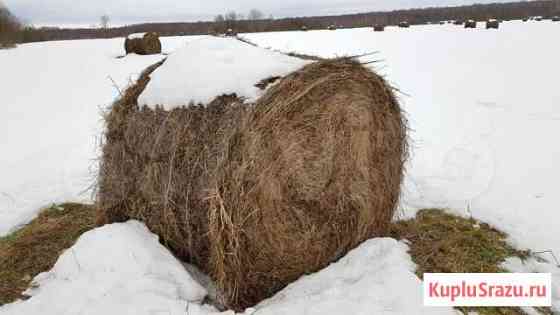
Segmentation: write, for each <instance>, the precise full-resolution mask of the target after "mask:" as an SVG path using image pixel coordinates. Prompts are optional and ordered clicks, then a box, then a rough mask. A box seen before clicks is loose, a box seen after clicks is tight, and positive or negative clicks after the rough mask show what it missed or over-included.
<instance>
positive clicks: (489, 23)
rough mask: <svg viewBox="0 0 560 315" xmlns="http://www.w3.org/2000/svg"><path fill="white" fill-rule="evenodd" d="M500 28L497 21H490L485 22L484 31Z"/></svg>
mask: <svg viewBox="0 0 560 315" xmlns="http://www.w3.org/2000/svg"><path fill="white" fill-rule="evenodd" d="M499 27H500V22H499V21H498V20H494V19H490V20H488V21H486V29H491V28H494V29H498V28H499Z"/></svg>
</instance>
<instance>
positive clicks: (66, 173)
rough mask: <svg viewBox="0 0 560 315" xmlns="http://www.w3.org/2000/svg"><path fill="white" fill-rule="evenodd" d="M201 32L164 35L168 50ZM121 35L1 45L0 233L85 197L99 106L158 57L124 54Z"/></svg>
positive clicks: (93, 166) (98, 130)
mask: <svg viewBox="0 0 560 315" xmlns="http://www.w3.org/2000/svg"><path fill="white" fill-rule="evenodd" d="M199 38H200V37H192V38H191V37H170V38H167V37H163V38H162V41H163V49H164V51H167V52H170V51H172V50H174V49H176V48H178V47H181V46H183V45H184V44H185V43H186V42H188V41H190V40H195V39H199ZM123 42H124V40H123V39H111V40H77V41H66V42H47V43H36V44H25V45H19V46H18V47H17V48H16V49H9V50H0V69H2V75H0V103H1V104H2V105H1V106H0V143H1V150H2V151H1V152H2V153H1V154H0V236H3V235H5V234H7V233H9V232H10V231H12V230H13V229H14V228H16V227H17V226H20V225H21V224H24V223H26V222H28V221H29V220H31V219H32V218H33V217H34V216H35V214H36V213H37V211H38V210H39V209H40V208H41V207H44V206H48V205H50V204H51V203H55V202H63V201H79V202H89V201H91V191H88V188H89V187H90V186H91V185H92V184H93V183H94V179H95V176H96V168H97V164H96V161H95V159H96V157H97V156H99V152H98V151H97V147H98V139H99V136H100V135H101V132H102V129H103V128H102V121H101V112H102V109H104V108H106V107H107V106H108V105H109V104H111V103H112V101H113V99H114V98H116V97H117V96H118V94H119V91H118V90H117V88H116V87H114V86H113V82H112V81H114V82H115V84H116V85H117V86H118V87H119V89H120V90H123V89H124V88H125V87H126V86H127V85H128V84H129V83H130V82H132V81H133V80H135V79H136V77H137V76H138V75H139V74H140V73H141V72H142V70H143V69H144V68H146V67H147V66H149V65H151V64H153V63H156V62H157V61H159V60H161V59H162V58H163V57H162V56H137V55H129V56H126V57H125V58H120V59H119V58H116V57H117V56H121V55H123V54H124V48H123Z"/></svg>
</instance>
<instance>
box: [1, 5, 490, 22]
mask: <svg viewBox="0 0 560 315" xmlns="http://www.w3.org/2000/svg"><path fill="white" fill-rule="evenodd" d="M0 1H1V0H0ZM473 2H475V1H469V0H306V1H302V0H282V1H277V0H236V1H225V0H199V1H187V0H95V1H76V0H4V3H5V4H6V5H7V6H8V7H9V8H10V10H11V11H12V12H14V13H15V14H16V15H18V16H20V17H21V18H23V19H24V20H26V21H29V22H31V23H37V24H48V23H50V24H53V25H57V24H58V25H61V24H79V23H82V24H92V23H97V22H98V20H99V17H100V16H101V15H103V14H108V15H109V16H110V17H111V18H112V21H113V23H115V24H126V23H139V22H171V21H197V20H209V19H212V17H213V16H214V15H216V14H219V13H224V12H225V11H228V10H235V11H237V12H241V13H247V12H248V11H249V10H250V9H252V8H257V9H259V10H261V11H263V12H265V13H266V14H267V15H268V14H272V15H274V16H275V17H286V16H311V15H330V14H345V13H357V12H368V11H377V10H393V9H401V8H413V7H427V6H442V5H461V4H468V3H473ZM476 2H479V3H480V2H495V1H493V0H479V1H476Z"/></svg>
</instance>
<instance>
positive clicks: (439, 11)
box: [0, 0, 560, 43]
mask: <svg viewBox="0 0 560 315" xmlns="http://www.w3.org/2000/svg"><path fill="white" fill-rule="evenodd" d="M0 10H4V11H7V9H6V8H3V9H2V8H0ZM251 12H252V13H254V14H250V15H249V16H247V17H246V18H245V17H240V16H239V15H235V13H234V12H230V13H228V14H226V15H224V16H222V15H219V16H217V17H216V19H215V21H210V22H189V23H147V24H136V25H129V26H124V27H115V28H110V27H109V25H108V24H109V23H108V22H109V17H107V16H104V17H101V21H103V22H102V23H101V27H99V28H89V29H85V28H84V29H62V28H33V27H25V26H23V25H19V31H18V32H17V35H13V37H14V39H13V40H14V41H16V42H20V43H22V42H36V41H51V40H70V39H91V38H111V37H124V36H126V35H128V34H131V33H140V32H148V31H155V32H158V33H159V34H160V35H162V36H177V35H201V34H211V33H224V32H225V31H226V30H227V29H232V30H233V32H235V33H244V32H273V31H289V30H300V29H302V28H306V29H309V30H312V29H325V28H328V27H329V26H331V25H333V26H336V27H337V28H354V27H367V26H373V25H375V24H382V25H397V24H398V23H400V22H402V21H407V22H408V23H410V24H411V25H415V24H428V23H437V22H440V21H448V20H468V19H473V20H477V21H483V20H487V19H490V18H494V19H500V20H513V19H522V18H527V17H530V16H543V17H545V18H546V17H551V16H557V15H560V0H537V1H522V2H511V3H494V4H474V5H467V6H458V7H433V8H422V9H410V10H395V11H387V12H369V13H359V14H345V15H337V16H317V17H297V18H282V19H273V18H262V16H263V15H262V14H261V13H260V12H259V11H256V10H255V11H253V10H252V11H251ZM2 16H4V17H6V16H9V17H10V23H9V24H10V27H5V29H9V30H11V31H13V24H14V23H13V17H12V16H11V15H10V14H9V13H2V12H0V38H1V37H2V27H1V25H2V21H1V19H2Z"/></svg>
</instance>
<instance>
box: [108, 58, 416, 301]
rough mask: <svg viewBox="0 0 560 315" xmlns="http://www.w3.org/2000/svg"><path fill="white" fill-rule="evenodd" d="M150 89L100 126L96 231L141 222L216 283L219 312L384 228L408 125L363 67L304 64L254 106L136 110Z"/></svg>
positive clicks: (130, 96)
mask: <svg viewBox="0 0 560 315" xmlns="http://www.w3.org/2000/svg"><path fill="white" fill-rule="evenodd" d="M148 81H149V73H148V72H147V73H145V75H143V76H142V78H141V79H140V82H139V84H140V85H145V84H146V83H147V82H148ZM142 88H143V87H139V86H134V87H132V88H131V90H130V91H127V92H126V94H125V96H124V97H123V98H122V99H121V100H119V101H118V102H117V103H116V104H115V105H114V107H113V109H112V111H111V112H110V113H109V114H108V115H107V117H106V119H107V132H106V143H105V145H104V147H103V158H102V165H101V173H100V177H99V179H100V187H99V195H98V197H99V207H100V212H99V213H100V219H101V222H102V223H103V222H115V221H121V220H126V219H128V218H134V219H138V220H141V221H143V222H145V223H146V224H147V226H148V227H150V229H151V230H152V231H153V232H155V233H156V234H158V235H160V236H161V238H162V240H163V241H164V243H165V244H166V245H167V246H169V247H170V248H171V249H172V250H173V251H174V252H175V254H177V255H178V256H179V257H181V258H183V259H186V260H189V261H191V262H193V263H194V264H196V265H198V266H199V267H200V268H201V269H202V270H204V271H205V272H206V273H207V274H209V275H210V276H211V277H212V278H213V279H214V280H215V281H216V283H217V286H218V288H219V290H220V293H221V298H222V301H221V302H223V303H222V304H224V305H226V306H228V307H231V308H235V309H238V310H239V309H243V308H244V307H247V306H251V305H254V304H255V303H257V302H259V301H260V300H262V299H264V298H266V297H269V296H271V295H273V294H274V293H275V292H277V291H278V290H280V289H282V288H283V287H284V286H285V285H287V284H288V283H290V282H292V281H293V280H295V279H297V278H298V277H300V276H301V275H302V274H305V273H310V272H315V271H317V270H319V269H321V268H323V267H325V266H326V265H327V264H329V263H330V262H332V261H334V260H336V259H338V258H340V257H341V256H342V255H344V254H345V253H346V252H347V251H348V250H350V249H352V248H353V247H355V246H356V245H358V244H359V243H360V242H362V241H364V240H365V239H368V238H370V237H372V236H377V235H383V234H385V233H386V232H387V227H388V225H389V223H390V220H391V217H392V215H393V212H394V209H395V205H396V202H397V199H398V195H399V192H400V182H401V179H402V171H403V167H402V166H403V162H404V159H405V157H406V123H405V121H404V118H403V116H402V114H401V112H400V108H399V105H398V103H397V101H396V99H395V98H394V95H393V90H392V89H391V87H390V86H388V85H387V84H386V83H385V81H384V80H383V78H381V77H379V76H378V75H376V74H375V73H373V72H371V71H370V70H369V69H367V68H365V67H363V66H362V65H361V64H359V63H358V62H356V61H354V60H352V59H350V58H341V59H335V60H324V61H319V62H316V63H313V64H310V65H308V66H306V67H304V68H303V69H301V70H299V71H297V72H295V73H293V74H291V75H288V76H286V77H284V78H282V79H281V80H279V82H277V83H275V84H274V85H272V86H271V87H270V88H269V89H268V90H267V91H266V93H265V95H264V96H263V97H261V98H260V99H259V100H258V101H257V102H256V103H254V104H241V102H240V100H239V99H238V98H237V97H236V96H235V95H225V96H221V97H218V98H216V100H215V101H214V102H212V103H211V104H209V105H208V106H207V107H202V106H189V107H183V108H176V109H173V110H171V111H165V110H163V109H161V108H160V109H155V110H153V109H150V108H139V107H138V104H137V100H136V99H137V96H138V93H139V91H141V89H142ZM185 105H188V104H185Z"/></svg>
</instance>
